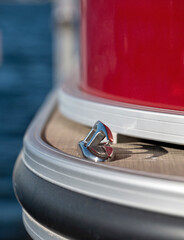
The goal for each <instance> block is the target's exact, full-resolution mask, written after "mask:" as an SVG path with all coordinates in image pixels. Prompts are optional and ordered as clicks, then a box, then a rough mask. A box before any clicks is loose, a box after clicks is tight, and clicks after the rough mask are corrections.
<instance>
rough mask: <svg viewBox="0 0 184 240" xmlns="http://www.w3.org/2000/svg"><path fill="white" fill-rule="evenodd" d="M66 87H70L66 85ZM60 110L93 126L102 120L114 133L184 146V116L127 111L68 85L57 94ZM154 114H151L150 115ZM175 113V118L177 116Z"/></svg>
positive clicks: (147, 111) (77, 120) (172, 112)
mask: <svg viewBox="0 0 184 240" xmlns="http://www.w3.org/2000/svg"><path fill="white" fill-rule="evenodd" d="M66 84H67V83H66ZM58 100H59V109H60V111H61V112H62V114H64V115H65V116H66V117H68V118H69V119H72V120H75V121H76V122H79V123H81V124H85V125H88V126H93V124H94V122H96V121H97V120H100V121H102V122H104V123H105V124H106V125H108V126H109V127H110V129H111V130H112V131H113V132H117V133H121V134H125V135H128V136H132V137H140V138H144V139H151V140H156V141H164V142H168V143H174V144H184V115H182V112H176V111H169V110H168V111H165V112H159V109H155V108H149V110H147V108H145V109H146V110H145V109H143V107H142V109H136V106H135V105H132V108H131V104H128V107H127V104H126V107H124V106H123V105H122V106H121V105H120V104H119V105H118V103H117V102H115V101H110V100H106V99H102V98H99V97H95V96H92V95H89V94H86V93H83V92H82V91H80V90H79V89H78V88H77V87H76V86H75V84H74V86H70V85H69V84H68V85H67V86H65V88H63V89H60V90H59V91H58ZM151 110H152V111H151ZM174 113H175V114H174Z"/></svg>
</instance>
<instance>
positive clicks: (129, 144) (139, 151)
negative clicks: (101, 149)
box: [43, 109, 184, 177]
mask: <svg viewBox="0 0 184 240" xmlns="http://www.w3.org/2000/svg"><path fill="white" fill-rule="evenodd" d="M89 130H90V128H87V127H85V126H83V125H80V124H77V123H75V122H73V121H71V120H68V119H66V118H65V117H63V116H62V115H61V114H60V113H59V112H58V110H57V109H56V110H55V111H54V113H53V114H52V116H51V118H50V119H49V121H48V123H47V125H46V127H45V129H44V132H43V138H44V139H45V140H46V141H47V142H48V143H49V144H50V145H52V146H53V147H55V148H57V149H59V150H61V151H63V152H65V153H68V154H70V155H73V156H80V154H79V150H78V147H77V145H78V142H79V141H80V140H83V139H84V138H85V136H86V135H87V133H88V132H89ZM118 142H119V143H118V144H114V145H113V147H114V150H115V154H116V156H115V159H114V161H112V162H106V163H104V164H109V165H113V166H118V167H122V168H129V169H134V170H140V171H146V172H152V173H161V174H166V175H174V176H182V177H184V146H176V145H175V146H173V145H170V144H163V143H158V142H153V141H144V140H141V139H137V138H131V137H126V136H122V135H120V136H118Z"/></svg>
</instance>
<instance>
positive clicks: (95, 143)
mask: <svg viewBox="0 0 184 240" xmlns="http://www.w3.org/2000/svg"><path fill="white" fill-rule="evenodd" d="M112 143H113V136H112V133H111V130H110V129H109V128H108V127H107V126H106V125H105V124H103V123H102V122H100V121H97V122H96V123H95V125H94V126H93V128H92V129H91V131H90V132H89V133H88V135H87V136H86V138H85V139H84V140H83V141H80V142H79V147H80V149H81V151H82V154H83V156H84V157H85V158H88V159H90V160H92V161H94V162H104V161H111V160H112V159H113V157H114V151H113V148H112V147H111V146H110V144H112Z"/></svg>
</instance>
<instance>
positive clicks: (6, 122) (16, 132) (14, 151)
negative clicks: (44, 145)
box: [0, 3, 52, 240]
mask: <svg viewBox="0 0 184 240" xmlns="http://www.w3.org/2000/svg"><path fill="white" fill-rule="evenodd" d="M0 32H1V34H2V40H3V41H2V50H3V62H2V64H0V240H1V239H2V240H5V239H25V232H24V230H23V226H22V220H21V211H20V207H19V205H18V203H17V201H16V199H15V197H14V193H13V189H12V171H13V166H14V163H15V160H16V158H17V155H18V153H19V151H20V150H21V147H22V139H23V135H24V132H25V130H26V128H27V126H28V124H29V123H30V121H31V119H32V118H33V116H34V115H35V113H36V111H37V109H38V107H39V106H40V104H41V103H42V102H43V101H44V98H45V96H46V94H47V93H48V91H49V89H50V88H51V78H52V61H51V59H52V49H51V44H52V39H51V5H50V4H40V5H27V4H26V5H16V4H9V5H8V4H1V3H0ZM0 52H1V49H0Z"/></svg>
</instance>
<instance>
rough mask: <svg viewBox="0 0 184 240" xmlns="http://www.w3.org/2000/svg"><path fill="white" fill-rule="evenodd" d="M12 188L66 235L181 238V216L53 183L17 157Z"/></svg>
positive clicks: (43, 221)
mask: <svg viewBox="0 0 184 240" xmlns="http://www.w3.org/2000/svg"><path fill="white" fill-rule="evenodd" d="M13 181H14V190H15V193H16V195H17V198H18V200H19V201H20V203H21V205H22V207H23V208H24V209H25V210H26V211H27V212H28V213H29V215H30V216H32V217H33V218H34V219H35V220H36V221H38V222H39V223H40V224H42V225H44V226H45V227H46V228H49V229H50V230H52V231H54V232H56V233H58V234H61V235H62V236H66V237H67V238H69V239H80V240H83V239H84V240H90V239H105V240H108V239H112V240H116V239H128V240H129V239H146V240H148V239H149V240H151V239H159V240H162V239H165V240H170V239H172V240H177V239H184V219H183V218H179V217H173V216H169V215H164V214H158V213H153V212H148V211H144V210H139V209H135V208H130V207H126V206H122V205H117V204H114V203H110V202H106V201H102V200H99V199H95V198H92V197H89V196H85V195H82V194H79V193H76V192H72V191H70V190H67V189H65V188H62V187H59V186H57V185H54V184H52V183H50V182H47V181H45V180H44V179H42V178H40V177H38V176H37V175H35V174H34V173H33V172H31V171H30V170H29V169H28V168H27V167H26V166H25V165H24V163H23V162H22V160H21V159H19V160H18V161H17V163H16V165H15V169H14V179H13Z"/></svg>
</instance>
